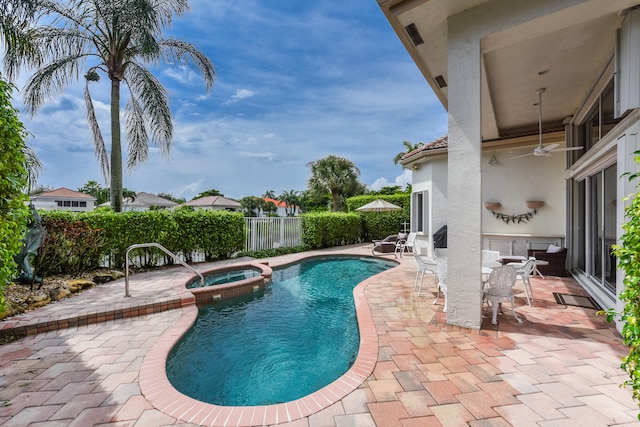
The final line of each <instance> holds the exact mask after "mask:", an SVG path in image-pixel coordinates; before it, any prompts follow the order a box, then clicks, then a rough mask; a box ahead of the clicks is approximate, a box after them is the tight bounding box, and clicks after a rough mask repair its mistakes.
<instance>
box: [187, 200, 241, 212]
mask: <svg viewBox="0 0 640 427" xmlns="http://www.w3.org/2000/svg"><path fill="white" fill-rule="evenodd" d="M180 206H191V207H193V208H200V209H208V210H213V211H216V210H226V211H233V212H239V211H241V210H242V206H241V205H240V202H236V201H235V200H231V199H227V198H226V197H222V196H207V197H201V198H199V199H194V200H190V201H188V202H186V203H183V204H182V205H180Z"/></svg>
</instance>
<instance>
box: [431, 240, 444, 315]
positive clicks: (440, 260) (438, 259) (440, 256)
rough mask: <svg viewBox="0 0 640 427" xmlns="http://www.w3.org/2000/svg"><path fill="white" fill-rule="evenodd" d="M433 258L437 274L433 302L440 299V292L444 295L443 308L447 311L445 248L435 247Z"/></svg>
mask: <svg viewBox="0 0 640 427" xmlns="http://www.w3.org/2000/svg"><path fill="white" fill-rule="evenodd" d="M433 260H434V261H435V263H436V274H437V275H438V297H437V298H436V300H435V301H434V302H433V303H434V304H436V303H437V302H438V301H439V300H440V292H442V295H443V296H444V308H443V309H442V311H443V312H444V313H446V312H447V249H442V248H435V249H434V250H433Z"/></svg>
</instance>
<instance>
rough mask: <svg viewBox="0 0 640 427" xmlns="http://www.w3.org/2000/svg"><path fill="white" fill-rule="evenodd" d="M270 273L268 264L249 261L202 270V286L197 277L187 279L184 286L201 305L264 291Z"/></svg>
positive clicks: (269, 278)
mask: <svg viewBox="0 0 640 427" xmlns="http://www.w3.org/2000/svg"><path fill="white" fill-rule="evenodd" d="M271 274H272V270H271V267H269V266H268V265H266V264H264V263H259V262H250V263H244V264H236V265H232V266H225V267H218V268H213V269H211V270H208V271H206V272H203V273H202V275H203V276H204V278H205V283H204V287H203V286H202V282H201V280H200V278H198V277H192V278H191V279H189V281H188V282H187V283H186V284H185V286H186V287H187V289H189V290H190V291H191V293H192V294H193V295H194V296H195V297H196V304H197V305H201V304H206V303H211V302H215V301H221V300H225V299H229V298H233V297H237V296H241V295H250V294H253V293H255V292H260V291H264V288H265V286H267V284H268V283H269V281H270V280H271Z"/></svg>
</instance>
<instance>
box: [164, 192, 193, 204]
mask: <svg viewBox="0 0 640 427" xmlns="http://www.w3.org/2000/svg"><path fill="white" fill-rule="evenodd" d="M158 197H162V198H163V199H167V200H171V201H172V202H176V203H178V204H182V203H184V202H186V201H187V200H186V199H185V198H184V197H174V196H173V195H172V194H168V193H158Z"/></svg>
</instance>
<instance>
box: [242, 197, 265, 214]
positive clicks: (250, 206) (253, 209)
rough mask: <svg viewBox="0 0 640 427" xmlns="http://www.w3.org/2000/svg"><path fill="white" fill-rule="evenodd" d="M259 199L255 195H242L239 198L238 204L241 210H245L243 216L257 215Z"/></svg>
mask: <svg viewBox="0 0 640 427" xmlns="http://www.w3.org/2000/svg"><path fill="white" fill-rule="evenodd" d="M260 201H261V199H258V198H257V197H253V196H247V197H243V198H242V199H241V200H240V206H242V210H244V212H245V214H244V215H245V216H251V217H255V216H258V211H259V209H260Z"/></svg>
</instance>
